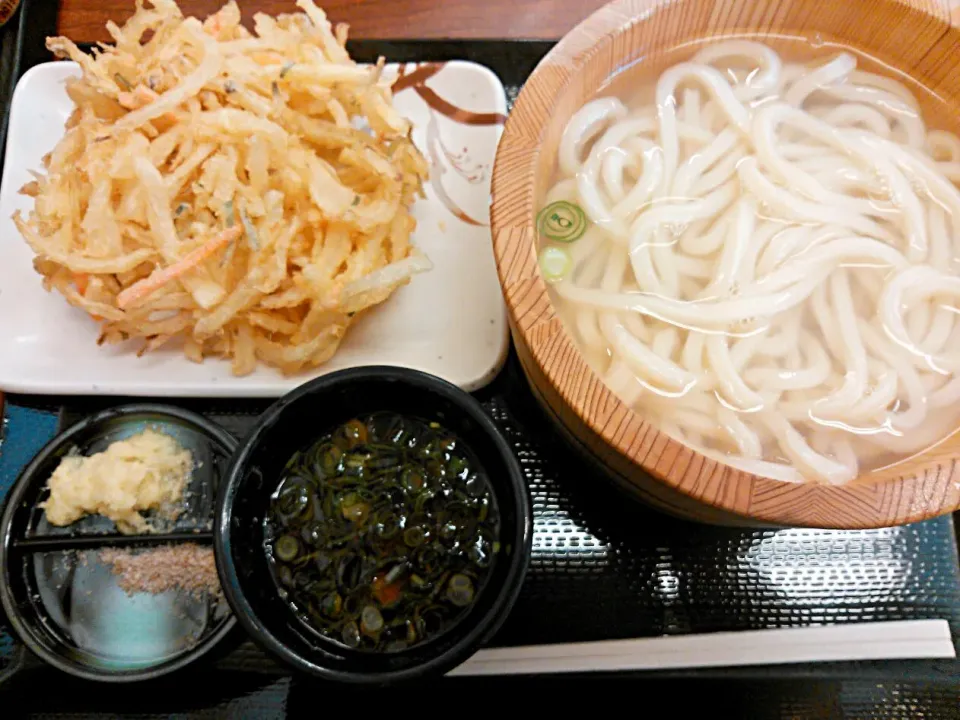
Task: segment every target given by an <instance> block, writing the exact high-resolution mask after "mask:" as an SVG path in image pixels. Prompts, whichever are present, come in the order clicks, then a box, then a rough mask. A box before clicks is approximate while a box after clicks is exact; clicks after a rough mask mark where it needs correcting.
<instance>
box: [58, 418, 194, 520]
mask: <svg viewBox="0 0 960 720" xmlns="http://www.w3.org/2000/svg"><path fill="white" fill-rule="evenodd" d="M192 466H193V459H192V456H191V455H190V451H189V450H185V449H183V448H182V447H180V445H178V444H177V442H176V441H175V440H174V439H173V438H171V437H170V436H169V435H165V434H163V433H161V432H157V431H156V430H144V431H143V432H142V433H140V434H138V435H134V436H133V437H130V438H127V439H126V440H118V441H117V442H115V443H113V444H111V445H110V447H108V448H107V449H106V450H104V451H103V452H100V453H97V454H96V455H91V456H89V457H83V456H80V455H70V456H67V457H65V458H63V459H62V460H61V461H60V464H59V465H58V466H57V469H56V470H55V471H54V473H53V475H52V476H51V477H50V480H49V482H48V483H47V485H48V487H49V489H50V497H49V498H48V499H47V500H46V501H45V502H44V503H42V507H43V508H44V510H45V511H46V514H47V520H48V521H49V522H50V523H51V524H52V525H61V526H62V525H70V524H71V523H74V522H76V521H77V520H79V519H80V518H82V517H84V516H85V515H103V516H104V517H107V518H110V519H111V520H113V522H115V523H116V525H117V529H118V530H119V531H120V532H122V533H125V534H133V533H138V532H152V531H154V530H155V528H154V527H152V526H151V525H150V523H148V522H147V520H146V518H144V517H143V516H142V515H141V514H140V513H142V512H146V511H150V510H157V511H160V512H161V513H165V514H166V516H167V517H170V518H173V517H175V516H176V514H177V512H178V508H179V505H180V502H181V501H182V499H183V491H184V488H185V486H186V483H187V478H188V477H189V475H190V470H191V468H192Z"/></svg>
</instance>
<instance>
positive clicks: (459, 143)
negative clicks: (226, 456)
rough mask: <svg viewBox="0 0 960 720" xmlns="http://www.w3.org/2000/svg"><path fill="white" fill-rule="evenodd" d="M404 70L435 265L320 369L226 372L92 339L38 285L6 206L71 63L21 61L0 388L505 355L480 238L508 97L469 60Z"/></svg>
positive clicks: (36, 150)
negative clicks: (422, 160) (423, 165)
mask: <svg viewBox="0 0 960 720" xmlns="http://www.w3.org/2000/svg"><path fill="white" fill-rule="evenodd" d="M388 72H393V73H399V74H400V75H402V77H401V80H400V81H399V83H398V86H397V87H398V88H399V89H398V90H397V92H396V100H395V104H396V107H397V109H398V110H399V111H400V112H401V113H402V114H403V115H405V116H406V117H408V118H410V120H411V121H412V122H413V126H414V132H413V139H414V142H415V143H416V145H417V147H419V148H420V149H421V150H422V151H423V153H424V154H425V155H426V157H427V158H428V160H429V161H430V166H431V167H430V172H431V179H430V182H429V183H428V184H427V186H426V198H425V199H422V200H419V201H418V202H417V204H416V206H415V207H414V216H415V217H416V219H417V230H416V233H415V234H414V242H415V243H416V244H417V245H418V246H419V247H420V248H421V249H422V250H423V251H424V252H425V253H426V254H427V256H429V258H430V259H431V260H432V261H433V264H434V268H433V270H432V271H430V272H428V273H424V274H421V275H418V276H417V277H415V278H413V280H412V281H411V282H410V284H409V285H407V286H406V287H403V288H400V289H399V290H398V291H397V292H396V293H395V294H394V295H393V296H392V297H391V298H390V299H389V300H387V301H386V302H385V303H383V304H382V305H381V306H379V307H377V308H374V309H372V310H371V311H369V312H367V313H365V315H364V317H362V318H361V319H360V320H359V321H358V322H357V323H355V324H354V325H353V327H351V328H350V330H349V331H348V333H347V336H346V338H345V339H344V341H343V343H342V344H341V346H340V349H339V351H338V352H337V354H336V356H334V358H333V359H332V360H331V361H330V362H328V363H327V364H326V365H324V366H323V367H321V368H318V369H317V370H314V371H312V372H309V373H302V374H299V375H295V376H289V377H285V376H284V375H282V374H281V373H280V372H278V371H276V370H274V369H272V368H268V367H263V366H261V367H259V368H258V369H257V370H256V371H255V372H254V373H252V374H251V375H247V376H245V377H234V376H233V375H232V374H231V372H230V363H229V362H227V361H223V360H220V359H217V358H209V359H207V360H206V361H205V362H204V363H203V364H195V363H192V362H190V361H189V360H187V359H186V358H185V357H184V356H183V355H182V354H181V353H180V351H179V350H178V349H176V348H169V349H160V350H158V351H156V352H154V353H150V354H148V355H146V356H144V357H141V358H138V357H137V356H136V349H137V347H136V346H135V345H133V344H123V345H115V346H108V347H98V346H97V344H96V340H97V335H98V326H97V324H96V323H95V322H94V321H93V320H92V319H90V318H89V317H88V316H87V315H86V314H85V313H83V312H82V311H80V310H77V309H75V308H72V307H70V306H69V305H68V304H67V302H66V301H65V300H64V299H63V298H62V297H60V296H59V295H58V294H52V293H47V292H46V291H45V290H44V289H43V287H42V285H41V278H40V276H39V275H38V274H37V273H36V272H35V271H34V270H33V264H32V261H33V253H32V251H31V250H30V248H29V247H28V246H27V244H26V243H25V242H24V240H23V239H22V238H21V237H20V234H19V233H18V232H17V229H16V227H15V226H14V224H13V221H12V220H11V219H10V217H11V215H12V214H13V212H14V211H15V210H18V209H19V210H21V211H24V212H27V211H29V210H30V209H31V208H32V206H33V199H32V198H29V197H26V196H23V195H20V194H19V193H18V191H19V189H20V188H21V187H22V186H23V185H24V183H26V182H29V181H30V180H31V176H30V174H29V173H28V170H31V169H33V170H41V169H42V163H41V158H42V157H43V155H44V154H45V153H47V152H49V151H50V150H51V149H52V148H53V146H54V145H55V144H56V142H57V141H58V140H59V139H60V138H61V137H62V136H63V132H64V131H63V125H64V122H65V121H66V119H67V117H68V116H69V115H70V113H71V112H72V110H73V103H72V102H71V101H70V99H69V98H68V97H67V94H66V91H65V89H64V81H65V80H66V78H68V77H72V76H75V75H77V74H79V70H78V69H77V67H76V65H75V64H74V63H69V62H54V63H46V64H43V65H39V66H37V67H34V68H32V69H31V70H29V71H28V72H27V73H26V74H25V75H24V76H23V78H22V79H21V80H20V82H19V83H18V84H17V88H16V91H15V92H14V95H13V102H12V104H11V108H10V125H9V131H8V134H7V151H6V160H5V164H4V169H3V182H2V185H0V390H4V391H7V392H22V393H38V394H65V395H81V394H83V395H86V394H92V395H146V396H174V397H176V396H181V397H186V396H194V397H197V396H198V397H276V396H279V395H282V394H284V393H286V392H287V391H289V390H291V389H293V388H294V387H296V386H297V385H300V384H301V383H303V382H305V381H306V380H309V379H310V378H312V377H316V376H318V375H322V374H325V373H329V372H333V371H334V370H340V369H343V368H348V367H357V366H362V365H398V366H402V367H409V368H414V369H416V370H422V371H424V372H428V373H432V374H434V375H438V376H440V377H442V378H445V379H446V380H449V381H450V382H452V383H455V384H457V385H459V386H460V387H462V388H464V389H467V390H474V389H476V388H478V387H481V386H483V385H485V384H486V383H488V382H489V381H490V380H492V379H493V377H494V376H495V375H496V373H497V371H498V370H499V369H500V367H501V366H502V364H503V361H504V359H505V357H506V352H507V347H508V338H507V323H506V315H505V311H504V306H503V299H502V296H501V294H500V285H499V283H498V281H497V273H496V267H495V265H494V260H493V248H492V243H491V240H490V228H489V225H488V223H489V203H490V174H491V171H492V167H493V158H494V153H495V151H496V148H497V143H498V142H499V141H500V135H501V132H502V130H503V117H504V115H505V114H506V96H505V94H504V90H503V86H502V85H501V84H500V81H499V80H498V79H497V77H496V76H495V75H494V74H493V73H492V72H491V71H490V70H488V69H486V68H484V67H482V66H480V65H475V64H473V63H468V62H459V61H458V62H450V63H445V64H442V65H412V64H411V65H404V66H396V65H394V66H390V67H388Z"/></svg>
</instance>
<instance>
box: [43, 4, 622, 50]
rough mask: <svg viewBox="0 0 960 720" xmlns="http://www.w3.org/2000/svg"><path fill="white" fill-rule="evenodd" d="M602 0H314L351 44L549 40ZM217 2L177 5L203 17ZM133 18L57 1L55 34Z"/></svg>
mask: <svg viewBox="0 0 960 720" xmlns="http://www.w3.org/2000/svg"><path fill="white" fill-rule="evenodd" d="M606 1H607V0H320V1H319V2H318V3H317V4H318V5H320V6H321V7H323V8H324V9H325V10H326V11H327V14H328V15H329V16H330V19H331V20H332V21H334V22H345V23H348V24H349V25H350V35H351V37H354V38H378V39H396V38H537V39H548V40H555V39H557V38H559V37H561V36H562V35H564V34H565V33H566V32H567V31H568V30H569V29H570V28H572V27H573V26H574V25H576V24H577V23H578V22H580V20H582V19H583V18H585V17H586V16H587V15H589V14H590V13H591V12H593V11H594V10H595V9H597V8H598V7H600V6H601V5H604V4H605V3H606ZM222 4H223V2H222V0H180V7H181V8H182V9H183V12H184V14H185V15H196V16H198V17H205V16H206V15H208V14H209V13H211V12H213V11H214V10H216V9H217V8H218V7H219V6H220V5H222ZM239 4H240V7H241V8H242V10H243V14H244V17H245V18H247V19H249V18H250V17H251V16H252V15H253V14H254V13H255V12H260V11H263V12H268V13H271V14H277V13H281V12H291V11H294V10H295V9H296V8H295V7H294V2H293V0H239ZM132 13H133V0H62V2H61V5H60V33H61V34H63V35H66V36H68V37H70V38H71V39H73V40H75V41H77V42H96V41H104V42H107V41H109V39H110V38H109V36H108V35H107V32H106V30H105V29H104V25H105V24H106V22H107V20H113V21H115V22H117V23H120V22H121V21H123V20H125V19H126V18H127V17H129V16H130V15H131V14H132Z"/></svg>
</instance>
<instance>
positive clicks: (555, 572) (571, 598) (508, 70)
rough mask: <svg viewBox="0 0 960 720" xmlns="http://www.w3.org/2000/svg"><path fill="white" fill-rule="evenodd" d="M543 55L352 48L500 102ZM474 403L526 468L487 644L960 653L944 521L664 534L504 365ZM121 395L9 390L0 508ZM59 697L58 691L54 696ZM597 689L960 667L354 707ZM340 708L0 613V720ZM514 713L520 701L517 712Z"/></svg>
mask: <svg viewBox="0 0 960 720" xmlns="http://www.w3.org/2000/svg"><path fill="white" fill-rule="evenodd" d="M51 6H52V8H53V9H52V10H51ZM55 15H56V3H53V2H48V1H45V0H23V7H22V8H21V10H20V14H19V15H18V16H17V17H16V18H14V20H13V21H12V22H11V24H10V25H9V26H8V27H7V28H4V30H2V31H0V108H2V120H3V124H4V126H5V124H6V115H7V107H8V103H9V100H10V96H11V93H12V89H13V86H14V84H15V82H16V79H17V78H18V77H19V75H20V74H22V72H23V71H24V70H26V69H27V68H28V67H30V66H32V65H33V64H35V63H37V62H40V61H43V60H45V59H47V56H46V54H45V52H44V51H43V38H44V36H46V35H48V34H51V33H52V32H53V31H54V23H55ZM550 46H551V44H550V43H546V42H522V41H521V42H517V41H498V40H490V41H466V42H462V41H455V42H446V41H422V42H421V41H402V42H395V41H389V42H384V41H359V42H354V43H351V47H350V50H351V52H352V53H353V55H354V57H356V58H358V59H360V60H373V59H375V58H376V57H377V56H378V55H381V54H382V55H385V56H387V57H389V58H390V59H391V60H396V61H421V60H431V61H441V60H448V59H455V58H456V59H463V58H466V59H469V60H473V61H475V62H478V63H481V64H483V65H486V66H488V67H490V68H492V69H493V70H494V71H495V72H496V73H497V74H498V75H499V77H500V79H501V80H502V81H503V83H504V85H505V86H506V88H507V95H508V98H509V100H510V102H511V103H512V101H513V100H514V99H515V97H516V95H517V93H518V92H519V88H520V86H521V85H522V83H523V81H524V80H525V78H526V77H527V76H528V75H529V73H530V72H531V71H532V69H533V68H534V67H535V65H536V63H537V62H538V61H539V60H540V58H541V57H542V56H543V55H544V54H545V53H546V52H547V51H548V50H549V48H550ZM0 241H11V239H3V240H0ZM0 352H2V349H0ZM476 395H477V397H478V399H479V400H480V401H481V402H482V403H483V405H484V407H485V408H486V409H487V411H488V412H489V413H490V414H491V416H492V417H493V419H494V420H495V422H496V423H497V425H498V426H499V427H500V428H501V430H502V431H503V432H504V433H505V435H506V436H507V437H508V439H509V441H510V443H511V444H512V445H513V447H514V450H515V451H516V453H517V455H518V457H519V458H520V461H521V465H522V467H523V471H524V473H525V475H526V479H527V482H528V484H529V487H530V491H531V495H532V497H533V503H534V513H535V534H534V543H533V560H532V564H531V567H530V572H529V574H528V576H527V580H526V582H525V584H524V587H523V590H522V592H521V596H520V599H519V601H518V603H517V605H516V608H515V610H514V611H513V613H512V615H511V616H510V619H509V621H508V622H507V624H506V625H505V626H504V628H503V629H502V631H501V632H500V633H499V634H498V635H497V637H496V638H495V639H494V640H493V642H492V643H491V644H493V645H516V644H528V643H551V642H575V641H582V640H598V639H611V638H625V637H637V636H652V635H664V634H687V633H697V632H715V631H736V630H746V629H756V628H769V627H791V626H800V625H809V624H824V623H851V622H866V621H882V620H904V619H922V618H943V619H946V620H947V621H948V622H949V623H950V626H951V629H952V632H953V635H954V642H955V645H957V646H958V647H960V565H958V558H957V536H956V530H955V527H954V523H953V521H952V519H951V518H949V517H943V518H938V519H935V520H929V521H927V522H923V523H918V524H915V525H909V526H905V527H899V528H890V529H883V530H854V531H835V530H811V529H785V530H758V529H749V530H747V529H731V528H717V527H710V526H705V525H697V524H693V523H689V522H685V521H681V520H676V519H673V518H670V517H667V516H664V515H661V514H658V513H656V512H654V511H652V510H649V509H646V508H644V507H642V506H640V505H638V504H636V502H635V501H633V500H631V499H627V498H625V497H623V496H621V495H620V494H619V493H618V492H617V491H616V490H615V489H614V488H613V487H612V486H611V485H610V484H608V482H607V481H606V480H605V479H604V478H603V476H602V475H601V474H600V472H599V471H598V470H597V469H596V468H594V467H591V466H589V465H586V464H585V463H584V462H583V461H582V460H581V459H580V458H579V457H578V456H575V455H574V454H573V453H572V451H571V450H569V449H568V448H567V447H566V446H565V445H564V444H563V442H562V441H561V440H560V438H559V437H558V436H557V435H556V434H555V433H554V432H553V431H552V430H551V429H550V427H549V424H548V421H547V420H546V417H545V415H544V414H543V413H542V412H541V410H540V408H539V407H538V406H537V405H536V402H535V401H534V399H533V396H532V395H531V393H530V391H529V390H528V388H527V386H526V382H525V380H524V378H523V375H522V372H521V370H520V367H519V363H518V362H517V360H516V358H515V357H514V356H513V355H511V357H510V358H509V360H508V362H507V365H506V367H505V368H504V370H503V371H502V372H501V373H500V375H499V376H498V377H497V378H496V380H495V381H494V382H493V383H492V384H491V385H490V386H489V387H487V388H486V389H484V390H482V391H480V392H478V393H477V394H476ZM127 401H129V399H124V398H91V397H74V398H65V397H38V396H23V395H10V396H7V398H6V405H5V407H4V412H3V421H2V425H0V498H2V496H3V495H4V494H5V493H6V492H7V490H8V489H9V488H10V486H11V484H12V483H13V482H14V480H15V478H16V476H17V474H18V472H19V470H20V469H21V468H22V467H23V466H24V465H25V464H26V462H27V461H29V459H30V458H31V457H32V456H33V454H34V453H35V452H37V450H39V449H40V447H41V446H42V445H43V444H44V443H45V442H46V441H47V440H49V439H50V438H51V437H52V436H53V435H54V434H55V433H56V432H57V431H58V429H61V428H63V427H64V426H66V425H68V424H70V423H72V422H73V421H75V420H76V419H78V418H80V417H82V416H84V415H87V414H89V413H91V412H94V411H96V410H98V409H101V408H103V407H106V406H109V405H113V404H119V403H122V402H127ZM173 402H175V403H176V404H179V405H182V406H184V407H186V408H189V409H192V410H196V411H198V412H201V413H203V414H205V415H207V416H208V417H210V418H212V419H214V420H216V421H217V422H219V423H221V424H222V425H224V426H225V427H226V428H227V429H228V430H229V431H230V432H232V433H234V434H236V435H237V436H242V435H243V434H244V432H245V431H246V429H247V428H248V427H249V426H250V425H251V423H252V422H253V420H254V418H255V417H256V416H257V415H258V414H259V413H260V412H261V411H262V410H263V409H264V408H265V407H266V406H267V404H268V403H266V402H264V401H258V400H182V401H176V400H174V401H173ZM5 678H6V679H5ZM54 684H55V685H56V688H57V690H56V692H50V691H49V688H51V687H53V686H54ZM601 692H602V693H610V692H622V693H623V694H624V695H626V694H627V693H629V694H630V697H632V698H635V699H636V700H637V701H639V702H637V703H636V705H637V706H635V707H633V708H632V711H633V712H637V713H647V712H652V713H653V714H655V715H658V714H660V713H661V712H662V711H667V712H669V713H670V715H671V716H675V717H677V718H685V717H688V716H691V717H692V716H700V714H701V713H702V714H703V716H709V717H716V718H750V719H751V720H752V719H754V718H756V719H758V720H765V719H766V718H793V719H795V720H806V719H807V718H811V719H813V718H817V719H820V718H834V717H836V718H858V719H860V718H862V719H863V720H868V719H874V718H876V719H878V720H879V719H880V718H884V719H890V720H893V719H899V718H904V719H906V718H910V719H911V720H912V719H914V718H924V719H925V720H957V719H960V662H958V661H953V660H949V661H924V660H913V661H896V662H860V663H849V662H848V663H822V664H803V665H783V666H773V667H742V668H725V669H702V670H684V671H668V672H646V673H616V674H598V675H589V674H583V675H578V676H572V677H571V676H555V677H527V678H485V679H479V678H476V679H456V680H454V679H444V680H442V681H440V682H434V683H432V684H431V685H430V687H429V688H427V689H425V690H420V691H408V690H404V691H397V690H390V691H385V692H384V694H383V697H377V696H376V693H373V695H372V696H371V697H367V696H366V694H365V695H364V697H363V698H362V699H359V702H360V703H361V704H360V705H357V706H356V710H357V711H360V712H370V711H373V712H378V708H383V710H379V711H380V712H382V711H388V710H387V709H388V708H394V707H397V708H399V705H398V703H399V704H402V705H406V704H408V701H412V702H413V704H414V705H419V706H421V707H420V712H428V713H445V714H449V713H453V712H459V708H463V707H465V705H464V703H467V704H469V703H470V702H471V699H472V698H477V699H478V700H479V701H480V702H481V703H483V702H484V700H486V703H484V704H485V705H488V706H489V711H494V712H497V711H499V710H500V707H501V706H503V705H504V704H506V702H511V703H512V704H516V705H517V710H519V711H521V712H524V711H525V712H529V711H530V710H527V708H531V709H532V708H534V707H537V706H540V707H542V706H544V705H546V706H550V705H552V702H551V701H553V700H555V699H556V698H560V697H565V696H571V695H576V696H579V697H581V698H583V699H584V700H585V701H586V702H588V703H589V705H588V706H584V707H585V708H586V709H587V711H588V712H589V711H591V710H594V711H601V712H602V711H603V710H604V709H605V707H604V705H602V704H600V703H601V702H602V700H601V697H600V695H599V693H601ZM365 693H366V691H365ZM352 696H353V694H352V693H346V694H342V693H341V691H340V689H338V688H333V687H323V686H321V685H320V684H319V683H318V682H316V681H313V680H310V679H306V678H299V677H291V676H290V675H289V674H288V672H287V670H286V669H285V668H282V667H279V666H277V665H276V664H274V663H273V662H272V661H271V660H270V659H269V658H267V657H266V656H265V655H263V654H262V653H261V652H260V651H259V650H258V649H256V648H255V647H254V646H253V645H252V644H250V643H249V642H242V643H240V644H238V645H237V646H236V647H235V649H233V650H232V652H230V653H229V654H227V655H226V656H225V657H222V658H221V659H219V660H217V661H215V662H212V663H207V664H206V665H200V666H192V667H191V668H190V669H189V670H187V671H186V672H184V673H182V674H180V675H176V676H173V677H171V678H168V679H163V680H159V681H155V682H151V683H147V684H138V685H136V686H121V687H110V688H104V687H102V686H95V685H92V684H90V683H84V682H82V681H79V680H75V679H73V678H69V677H67V676H64V675H62V674H60V673H57V672H56V671H54V670H52V669H50V668H47V667H44V666H43V665H42V664H41V663H39V661H37V660H35V659H34V658H31V657H29V656H25V653H23V652H22V651H21V649H20V648H19V645H18V644H17V643H16V641H15V640H14V639H13V638H11V637H10V635H9V630H8V629H7V628H6V626H5V624H4V622H3V618H2V617H0V717H3V718H4V719H6V718H12V717H21V716H22V717H35V718H45V717H57V718H66V717H89V718H101V717H103V718H105V717H116V716H118V715H124V716H127V715H130V716H134V717H170V716H172V715H176V716H178V717H238V718H261V717H263V718H273V717H296V716H299V715H301V714H303V715H307V714H309V715H310V716H314V717H315V716H316V715H317V714H318V713H323V712H324V711H325V710H326V709H327V708H326V707H325V705H326V703H327V701H328V700H329V701H333V702H335V703H336V706H337V707H338V708H344V707H346V703H349V702H351V698H352ZM418 698H419V699H418ZM508 699H509V700H508ZM521 699H523V700H530V701H532V702H524V703H517V700H521ZM344 701H346V703H345V702H344ZM352 701H353V702H356V701H357V698H353V699H352ZM448 701H456V702H457V704H456V705H453V704H448ZM534 703H536V705H534ZM578 707H579V706H578ZM15 708H24V710H23V711H20V710H18V709H15ZM660 708H662V709H663V710H662V711H661V710H660ZM667 708H669V710H667ZM609 709H610V710H612V709H613V708H612V707H611V708H609ZM21 712H22V714H18V713H21ZM694 713H696V715H694ZM707 713H709V715H707Z"/></svg>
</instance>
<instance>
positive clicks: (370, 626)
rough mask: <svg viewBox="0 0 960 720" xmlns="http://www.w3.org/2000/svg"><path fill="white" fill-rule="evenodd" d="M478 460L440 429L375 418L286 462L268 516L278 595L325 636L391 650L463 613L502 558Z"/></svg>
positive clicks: (342, 429)
mask: <svg viewBox="0 0 960 720" xmlns="http://www.w3.org/2000/svg"><path fill="white" fill-rule="evenodd" d="M499 531H500V524H499V513H498V511H497V504H496V498H495V496H494V494H493V492H492V490H491V488H490V484H489V481H488V480H487V477H486V475H485V474H484V471H483V468H482V466H481V465H480V463H479V461H478V459H477V458H476V457H475V456H474V454H473V453H472V452H471V451H470V449H469V448H468V447H466V445H465V444H464V443H463V442H462V441H461V440H459V439H458V438H457V437H456V436H455V435H453V434H452V433H450V432H449V431H447V430H446V429H445V428H443V427H441V426H440V425H438V424H437V423H426V422H423V421H421V420H417V419H413V418H409V417H404V416H401V415H397V414H393V413H377V414H374V415H371V416H368V417H364V418H360V419H354V420H350V421H348V422H346V423H344V424H342V425H340V426H338V427H336V428H334V429H332V430H330V431H329V432H327V433H325V434H324V435H323V436H322V437H320V439H319V440H317V441H316V442H315V443H313V444H312V445H310V446H309V447H307V448H305V449H304V450H302V451H301V452H298V453H297V454H296V455H294V457H293V458H291V459H290V462H289V463H288V464H287V467H286V469H285V472H284V474H283V477H282V478H281V481H280V484H279V485H278V487H277V489H276V491H275V492H274V493H273V495H272V498H271V504H270V509H269V513H268V516H267V518H266V519H265V538H266V545H265V551H266V553H267V556H268V558H269V560H270V564H271V567H272V570H273V577H274V581H275V582H276V584H277V587H278V589H279V592H280V594H281V596H282V597H283V598H284V599H286V600H287V602H288V603H289V604H290V606H291V608H292V609H293V611H294V612H295V613H296V615H297V617H298V618H299V619H300V620H301V621H302V622H303V623H305V624H306V625H307V626H308V627H309V628H311V629H312V630H313V631H315V632H317V633H319V634H320V635H322V636H323V637H325V638H327V639H329V640H332V641H334V642H337V643H339V644H341V645H345V646H347V647H350V648H355V649H358V650H364V651H377V652H396V651H401V650H404V649H406V648H408V647H411V646H414V645H419V644H421V643H423V642H426V641H428V640H431V639H433V638H435V637H437V636H439V635H441V634H442V633H444V632H445V631H446V630H448V629H449V628H451V627H452V626H453V625H454V624H456V623H457V622H459V621H460V620H461V619H462V618H463V617H465V616H466V615H467V614H468V613H469V611H470V608H471V607H472V606H473V605H474V603H475V601H476V599H477V597H479V595H480V593H481V592H483V588H484V586H485V584H486V582H487V579H488V577H489V575H490V570H491V568H492V567H493V564H494V562H495V560H496V556H497V553H498V552H499V549H500V545H499Z"/></svg>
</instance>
